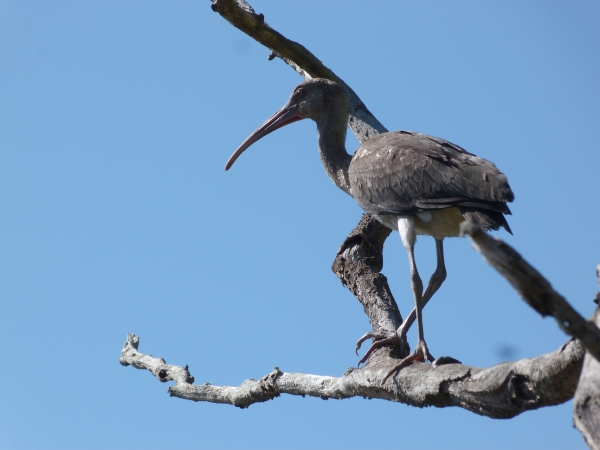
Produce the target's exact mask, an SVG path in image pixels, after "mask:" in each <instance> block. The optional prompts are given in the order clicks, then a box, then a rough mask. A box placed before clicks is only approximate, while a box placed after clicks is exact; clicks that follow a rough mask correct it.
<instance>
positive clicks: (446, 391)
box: [120, 334, 583, 418]
mask: <svg viewBox="0 0 600 450" xmlns="http://www.w3.org/2000/svg"><path fill="white" fill-rule="evenodd" d="M138 345H139V338H138V337H137V336H134V335H132V334H129V335H128V336H127V341H126V342H125V346H124V347H123V350H122V351H121V359H120V362H121V364H122V365H124V366H127V365H132V366H134V367H135V368H138V369H146V370H149V371H150V372H152V374H153V375H154V376H155V377H156V378H158V379H159V380H160V381H162V382H166V381H175V385H174V386H171V387H169V389H168V392H169V394H170V395H171V396H174V397H179V398H182V399H185V400H194V401H202V402H211V403H224V404H229V405H234V406H237V407H240V408H247V407H248V406H250V405H251V404H253V403H260V402H265V401H267V400H272V399H274V398H275V397H279V396H280V395H281V394H291V395H301V396H303V397H304V396H306V395H308V396H311V397H320V398H322V399H324V400H327V399H330V398H332V399H338V400H342V399H345V398H351V397H357V396H360V397H364V398H369V399H371V398H378V399H383V400H390V401H395V402H401V403H406V404H408V405H413V406H418V407H424V406H437V407H440V408H442V407H448V406H460V407H462V408H465V409H467V410H469V411H472V412H474V413H476V414H479V415H482V416H488V417H492V418H510V417H514V416H516V415H518V414H520V413H522V412H523V411H528V410H532V409H537V408H541V407H543V406H553V405H557V404H560V403H562V402H564V401H566V400H568V399H569V398H571V397H572V396H573V392H574V391H575V387H576V385H577V379H578V377H579V370H580V366H581V358H582V353H583V350H582V348H581V344H580V343H578V342H577V341H574V340H571V341H569V342H567V343H566V344H565V345H563V346H562V347H561V348H560V349H558V350H556V351H555V352H552V353H548V354H546V355H542V356H538V357H537V358H533V359H524V360H522V361H517V362H512V363H502V364H498V365H496V366H493V367H490V368H488V369H479V368H475V367H469V366H464V365H462V364H448V365H443V366H439V367H433V366H431V365H430V364H425V363H415V364H413V365H412V366H409V367H407V368H405V369H403V370H402V371H400V372H399V373H398V375H397V376H396V377H394V379H388V380H387V382H386V383H385V384H384V385H383V386H380V383H381V380H382V379H383V377H384V376H385V375H386V374H387V372H388V370H389V365H387V364H386V363H385V362H384V361H381V362H379V363H370V364H368V365H367V366H365V367H363V368H360V369H348V370H347V371H346V373H345V374H344V375H343V376H342V377H340V378H336V377H329V376H319V375H309V374H302V373H287V372H282V371H281V370H279V368H277V367H276V368H275V369H273V371H272V372H271V373H269V374H267V375H265V376H264V377H263V378H261V379H260V380H252V379H249V380H246V381H244V382H243V383H242V384H241V385H240V386H239V387H231V386H213V385H211V384H208V383H204V384H201V385H194V384H192V383H193V381H194V378H193V377H192V376H191V375H190V373H189V370H188V367H187V366H186V367H178V366H172V365H168V364H166V362H165V360H164V359H162V358H154V357H152V356H148V355H144V354H142V353H139V352H138Z"/></svg>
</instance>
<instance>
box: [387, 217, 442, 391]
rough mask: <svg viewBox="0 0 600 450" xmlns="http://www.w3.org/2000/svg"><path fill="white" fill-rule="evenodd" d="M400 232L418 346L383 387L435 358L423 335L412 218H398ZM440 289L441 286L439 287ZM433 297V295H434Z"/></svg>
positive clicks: (396, 367) (419, 278)
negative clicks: (414, 365) (406, 370)
mask: <svg viewBox="0 0 600 450" xmlns="http://www.w3.org/2000/svg"><path fill="white" fill-rule="evenodd" d="M398 231H399V232H400V237H401V238H402V243H403V244H404V247H405V248H406V251H407V253H408V261H409V264H410V281H411V285H412V291H413V295H414V297H415V312H416V316H417V339H418V341H417V346H416V348H415V350H414V351H413V352H412V353H411V354H410V355H408V356H407V357H406V358H404V359H403V360H401V361H400V362H399V363H398V364H397V365H396V366H395V367H394V368H393V369H392V370H390V371H389V372H388V374H387V375H386V376H385V377H384V378H383V380H382V381H381V384H382V385H383V384H384V383H385V381H386V380H387V379H388V378H389V377H391V376H392V375H393V374H395V373H396V372H398V371H399V370H400V369H402V368H404V367H406V366H408V365H409V364H411V363H413V362H414V361H423V362H427V360H431V361H433V360H434V358H433V357H432V356H431V354H430V353H429V350H428V349H427V344H426V343H425V336H424V333H423V317H422V309H423V306H424V302H423V301H422V300H423V298H422V293H423V282H422V281H421V277H420V276H419V272H418V271H417V264H416V263H415V251H414V250H415V242H416V240H417V235H416V231H415V222H414V219H413V217H412V216H399V217H398ZM438 287H439V286H438ZM432 295H433V294H432Z"/></svg>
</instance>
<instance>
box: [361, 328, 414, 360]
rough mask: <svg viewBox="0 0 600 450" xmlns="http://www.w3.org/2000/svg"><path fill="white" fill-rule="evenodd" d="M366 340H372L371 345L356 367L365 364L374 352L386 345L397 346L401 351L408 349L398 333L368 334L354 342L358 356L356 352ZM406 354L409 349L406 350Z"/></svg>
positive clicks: (402, 337)
mask: <svg viewBox="0 0 600 450" xmlns="http://www.w3.org/2000/svg"><path fill="white" fill-rule="evenodd" d="M367 339H372V340H373V343H372V344H371V347H369V350H367V352H366V353H365V354H364V356H363V357H362V358H361V360H360V361H359V362H358V367H360V365H361V364H364V363H365V362H367V360H368V359H369V358H370V357H371V355H372V354H373V353H374V352H375V350H377V349H380V348H381V347H385V346H387V345H397V346H399V347H400V350H401V351H404V349H405V348H407V347H408V343H407V342H406V338H405V336H404V335H399V334H398V332H397V331H396V332H393V333H389V332H385V333H375V332H369V333H366V334H365V335H364V336H362V337H361V338H360V339H359V340H358V341H356V353H357V354H358V350H359V349H360V346H361V344H362V343H363V342H364V341H366V340H367ZM406 351H407V353H408V351H410V349H408V348H407V350H406Z"/></svg>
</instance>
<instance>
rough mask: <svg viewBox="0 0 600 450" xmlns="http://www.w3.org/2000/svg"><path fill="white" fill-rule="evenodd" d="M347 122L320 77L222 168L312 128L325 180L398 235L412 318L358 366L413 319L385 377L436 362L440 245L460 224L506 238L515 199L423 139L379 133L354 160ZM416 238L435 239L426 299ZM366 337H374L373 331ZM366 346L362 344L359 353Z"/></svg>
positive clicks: (437, 143) (399, 337)
mask: <svg viewBox="0 0 600 450" xmlns="http://www.w3.org/2000/svg"><path fill="white" fill-rule="evenodd" d="M347 117H348V101H347V99H346V96H345V94H344V91H343V89H342V88H341V87H340V86H339V85H337V84H336V83H334V82H332V81H329V80H325V79H320V78H315V79H312V80H309V81H305V82H303V83H301V84H299V85H298V86H297V87H296V88H295V89H294V91H293V93H292V95H291V97H290V98H289V100H288V101H287V103H286V104H285V105H284V106H283V108H281V109H280V110H279V111H277V112H276V113H275V114H273V115H272V116H271V117H270V118H269V119H268V120H267V121H266V122H265V123H263V124H262V125H261V126H260V127H259V128H258V129H257V130H256V131H254V132H253V133H252V134H251V135H250V136H249V137H248V138H247V139H246V140H245V141H244V142H243V143H242V144H241V145H240V146H239V147H238V149H237V150H236V151H235V152H234V153H233V155H231V158H229V161H227V164H226V166H225V170H228V169H229V168H230V167H231V166H232V165H233V163H234V162H235V160H236V159H237V158H238V157H239V156H240V155H241V154H242V152H244V150H246V149H247V148H248V147H250V146H251V145H252V144H253V143H255V142H256V141H258V140H259V139H261V138H262V137H264V136H266V135H267V134H269V133H271V132H273V131H275V130H277V129H278V128H281V127H283V126H285V125H288V124H290V123H292V122H296V121H298V120H302V119H312V120H314V121H315V122H316V123H317V131H318V134H319V152H320V155H321V161H322V162H323V166H324V167H325V171H326V172H327V175H329V177H330V178H331V179H332V180H333V182H334V183H335V185H336V186H338V187H339V188H341V189H343V190H344V191H345V192H347V193H349V194H350V195H351V196H352V197H353V198H354V199H355V200H356V202H357V203H358V204H359V206H360V207H361V208H362V209H363V210H364V211H365V212H367V213H369V214H373V215H375V216H376V217H377V219H378V220H379V221H380V222H381V223H382V224H384V225H385V226H387V227H389V228H391V229H393V230H397V231H398V232H399V233H400V237H401V239H402V243H403V245H404V247H405V248H406V251H407V252H408V259H409V264H410V277H411V286H412V292H413V296H414V300H415V309H414V310H413V311H414V312H415V314H412V313H411V316H409V317H408V318H407V320H406V321H405V322H404V323H403V324H402V325H401V326H400V327H399V328H398V330H396V332H395V333H393V334H391V335H390V336H387V337H385V338H383V339H379V340H378V341H376V342H374V343H373V345H372V346H371V349H370V350H369V351H368V352H367V354H366V355H365V357H364V358H363V360H361V362H364V361H366V359H367V358H368V356H369V355H370V354H371V353H372V351H373V350H375V349H376V348H379V347H381V346H382V345H385V344H392V343H396V344H400V343H401V342H402V341H403V339H404V337H405V336H406V332H407V331H408V327H410V325H411V323H412V322H413V321H414V316H415V315H416V319H417V327H418V342H417V346H416V348H415V350H414V351H413V353H412V354H411V355H409V356H407V357H406V358H404V359H403V360H401V361H400V363H399V364H398V365H397V366H396V367H395V368H394V369H393V370H392V371H390V372H389V373H388V374H387V376H386V377H385V379H387V378H388V377H389V376H390V375H392V374H394V373H395V372H397V371H398V370H400V369H401V368H402V367H404V366H406V365H408V364H410V363H411V362H413V361H427V360H429V361H434V358H433V357H432V356H431V354H430V353H429V350H428V349H427V345H426V343H425V338H424V335H423V320H422V314H421V310H422V308H423V307H424V306H425V304H426V303H427V302H428V301H429V299H430V298H431V297H432V296H433V294H434V293H435V292H436V291H437V290H438V289H439V287H440V286H441V285H442V283H443V282H444V280H445V279H446V268H445V266H444V251H443V239H444V238H446V237H456V236H459V235H460V229H459V228H460V224H461V222H463V221H465V220H470V221H473V222H477V223H478V224H479V225H480V226H481V227H482V228H483V229H485V230H488V229H491V230H497V229H499V228H500V227H504V228H505V229H506V230H507V231H508V232H509V233H511V230H510V227H509V226H508V223H507V222H506V219H505V218H504V214H510V210H509V209H508V206H507V205H506V203H507V202H511V201H513V200H514V194H513V192H512V190H511V189H510V186H509V185H508V180H507V179H506V176H505V175H504V174H503V173H502V172H500V171H499V170H498V169H497V168H496V166H495V165H494V164H493V163H491V162H489V161H486V160H485V159H482V158H479V157H477V156H475V155H473V154H472V153H469V152H467V151H465V150H464V149H462V148H461V147H459V146H457V145H454V144H452V143H450V142H448V141H445V140H443V139H439V138H435V137H431V136H427V135H424V134H420V133H413V132H410V131H396V132H390V133H382V134H379V135H377V136H375V137H374V138H372V139H370V140H369V141H367V142H365V143H364V144H363V145H361V146H360V147H359V149H358V150H356V152H355V153H354V155H353V156H351V155H349V154H348V153H347V152H346V147H345V140H346V123H347ZM419 234H422V235H428V236H432V237H433V238H434V239H435V243H436V253H437V267H436V269H435V271H434V273H433V275H432V276H431V279H430V281H429V284H428V286H427V289H426V290H425V293H423V283H422V281H421V278H420V276H419V273H418V271H417V266H416V264H415V257H414V245H415V242H416V236H417V235H419ZM367 335H369V336H368V337H373V334H372V333H367ZM367 335H365V336H367ZM379 337H383V336H379ZM364 340H365V337H363V338H362V339H361V340H359V342H358V343H357V348H358V347H359V346H360V343H361V342H362V341H364ZM374 341H375V338H374ZM385 379H384V381H385Z"/></svg>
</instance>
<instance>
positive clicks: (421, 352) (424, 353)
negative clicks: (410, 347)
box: [381, 341, 435, 386]
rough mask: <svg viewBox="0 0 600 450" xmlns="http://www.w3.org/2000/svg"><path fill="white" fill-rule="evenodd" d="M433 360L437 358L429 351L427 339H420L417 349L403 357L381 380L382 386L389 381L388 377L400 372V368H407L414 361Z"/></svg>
mask: <svg viewBox="0 0 600 450" xmlns="http://www.w3.org/2000/svg"><path fill="white" fill-rule="evenodd" d="M417 361H418V362H427V361H429V362H433V361H435V358H434V357H433V356H432V355H431V353H429V350H428V349H427V344H426V343H425V341H419V342H418V343H417V347H416V348H415V351H414V352H412V353H411V354H410V355H408V356H407V357H406V358H404V359H402V360H401V361H400V362H399V363H398V364H397V365H396V366H394V368H393V369H392V370H390V371H389V372H388V373H387V375H386V376H385V377H384V378H383V380H382V381H381V386H383V385H384V384H385V382H386V381H387V379H388V378H389V377H391V376H392V375H394V374H395V373H396V372H398V371H399V370H401V369H403V368H405V367H406V366H408V365H410V364H412V363H414V362H417Z"/></svg>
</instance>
